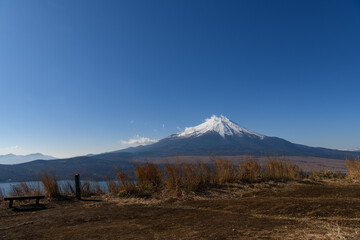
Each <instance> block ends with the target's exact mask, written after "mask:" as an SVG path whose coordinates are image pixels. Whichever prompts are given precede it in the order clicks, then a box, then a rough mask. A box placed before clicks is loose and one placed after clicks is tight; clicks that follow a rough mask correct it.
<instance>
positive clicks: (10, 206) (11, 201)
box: [9, 200, 13, 208]
mask: <svg viewBox="0 0 360 240" xmlns="http://www.w3.org/2000/svg"><path fill="white" fill-rule="evenodd" d="M12 205H13V200H10V202H9V208H12Z"/></svg>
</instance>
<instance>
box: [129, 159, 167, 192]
mask: <svg viewBox="0 0 360 240" xmlns="http://www.w3.org/2000/svg"><path fill="white" fill-rule="evenodd" d="M135 174H136V178H137V181H138V183H139V184H140V185H144V186H151V187H153V188H154V190H156V189H157V188H159V187H160V185H161V184H162V181H163V174H162V171H161V169H160V168H159V167H158V166H157V165H155V164H152V163H146V165H144V166H136V167H135Z"/></svg>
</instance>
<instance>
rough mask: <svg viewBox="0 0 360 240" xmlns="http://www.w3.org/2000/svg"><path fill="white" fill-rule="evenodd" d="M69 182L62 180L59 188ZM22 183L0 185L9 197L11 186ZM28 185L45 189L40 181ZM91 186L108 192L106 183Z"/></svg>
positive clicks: (101, 182) (59, 182)
mask: <svg viewBox="0 0 360 240" xmlns="http://www.w3.org/2000/svg"><path fill="white" fill-rule="evenodd" d="M67 182H69V181H67V180H62V181H58V184H59V186H60V187H61V186H63V185H64V184H66V183H67ZM19 183H20V182H10V183H0V189H1V190H2V191H3V192H4V193H5V195H8V194H9V192H10V190H11V185H16V184H19ZM26 183H27V184H29V185H31V186H36V187H37V186H38V187H39V188H40V189H43V185H42V183H41V182H39V181H34V182H26ZM72 183H73V185H74V186H75V183H74V181H72ZM90 184H99V186H100V187H101V188H102V189H104V191H105V192H107V186H106V181H100V182H90Z"/></svg>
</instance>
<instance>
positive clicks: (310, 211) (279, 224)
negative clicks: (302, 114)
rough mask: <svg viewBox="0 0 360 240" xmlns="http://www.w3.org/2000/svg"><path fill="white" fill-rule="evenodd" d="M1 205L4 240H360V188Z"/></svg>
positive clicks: (316, 186)
mask: <svg viewBox="0 0 360 240" xmlns="http://www.w3.org/2000/svg"><path fill="white" fill-rule="evenodd" d="M15 206H16V207H17V208H15V209H12V210H11V209H8V208H7V205H6V204H5V203H1V209H0V219H1V220H0V239H254V238H258V239H359V238H360V235H359V233H358V232H359V229H358V226H360V185H359V184H353V183H338V182H324V183H313V182H304V183H289V184H278V183H267V184H254V185H241V184H234V185H224V186H222V187H220V188H217V189H207V190H204V191H203V192H202V193H201V194H198V195H193V196H186V197H183V198H182V199H180V200H179V199H167V200H159V199H148V200H144V199H117V198H111V197H106V196H104V197H98V198H91V199H87V201H75V200H71V201H49V200H47V201H44V202H43V205H42V206H41V207H36V206H34V205H32V204H31V203H26V202H24V203H16V202H15Z"/></svg>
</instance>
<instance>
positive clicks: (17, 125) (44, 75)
mask: <svg viewBox="0 0 360 240" xmlns="http://www.w3.org/2000/svg"><path fill="white" fill-rule="evenodd" d="M359 43H360V2H359V1H350V0H349V1H341V0H339V1H330V0H326V1H304V0H302V1H285V0H284V1H268V0H264V1H256V0H248V1H210V0H204V1H193V0H191V1H185V0H183V1H167V0H164V1H138V0H128V1H90V0H86V1H79V0H78V1H72V0H71V1H70V0H65V1H53V0H52V1H51V0H39V1H36V0H33V1H28V0H22V1H21V0H18V1H12V0H7V1H6V0H2V1H0V113H1V114H0V154H5V153H9V152H13V153H17V154H25V153H31V152H42V153H44V154H50V155H54V156H56V157H69V156H74V155H82V154H87V153H99V152H104V151H110V150H117V149H120V148H123V147H124V145H123V144H122V141H127V140H129V139H131V138H133V137H134V136H138V138H141V137H146V138H150V139H160V138H163V137H166V136H168V135H170V134H172V133H176V132H178V131H179V130H178V128H181V129H183V128H184V127H186V126H193V125H197V124H200V123H201V122H202V121H203V119H205V118H208V117H210V116H211V115H212V114H223V115H225V116H227V117H228V118H230V119H231V120H233V121H235V122H237V123H238V124H240V125H242V126H244V127H246V128H248V129H251V130H254V131H257V132H260V133H262V134H265V135H269V136H278V137H281V138H285V139H287V140H290V141H292V142H296V143H301V144H306V145H311V146H322V147H330V148H342V149H352V148H356V147H359V146H360V140H359V136H360V124H359V123H360V111H359V105H360V98H359V89H360V44H359Z"/></svg>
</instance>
